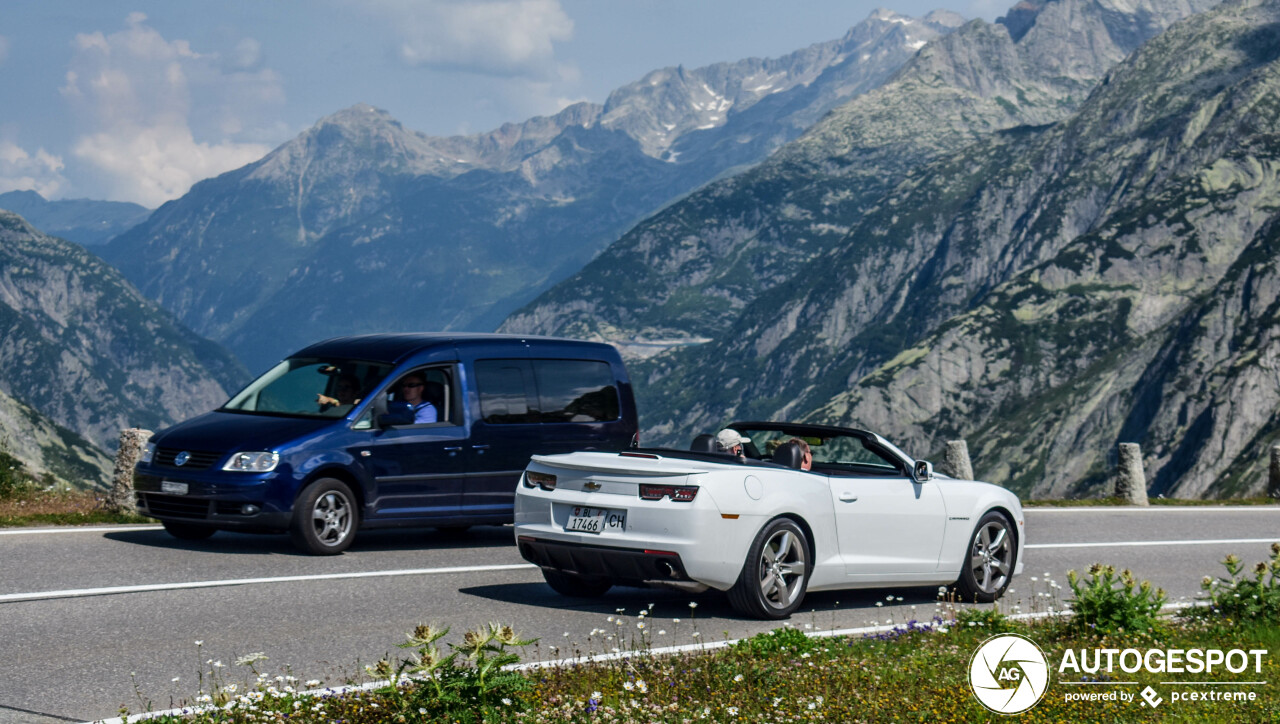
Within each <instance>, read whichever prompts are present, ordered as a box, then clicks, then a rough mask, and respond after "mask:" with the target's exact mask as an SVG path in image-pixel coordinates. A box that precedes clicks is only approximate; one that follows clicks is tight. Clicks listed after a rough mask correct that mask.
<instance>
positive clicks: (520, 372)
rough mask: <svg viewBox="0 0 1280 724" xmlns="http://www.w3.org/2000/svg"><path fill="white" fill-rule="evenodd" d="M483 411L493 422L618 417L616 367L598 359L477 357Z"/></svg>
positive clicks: (509, 422)
mask: <svg viewBox="0 0 1280 724" xmlns="http://www.w3.org/2000/svg"><path fill="white" fill-rule="evenodd" d="M476 386H477V387H478V388H479V392H480V415H481V416H482V417H483V418H484V421H485V422H487V423H490V424H498V425H503V424H506V425H511V424H521V423H523V424H528V423H536V422H541V423H548V422H606V421H609V420H616V419H618V415H619V409H620V405H619V403H618V387H617V385H616V384H615V383H614V377H613V369H612V368H611V367H610V366H609V363H608V362H603V361H600V360H571V359H535V360H515V359H505V360H504V359H490V360H478V361H477V362H476Z"/></svg>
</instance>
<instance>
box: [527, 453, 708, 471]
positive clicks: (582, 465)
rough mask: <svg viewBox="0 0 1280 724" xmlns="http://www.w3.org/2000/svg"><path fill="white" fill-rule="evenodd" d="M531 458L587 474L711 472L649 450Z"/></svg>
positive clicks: (537, 461) (551, 465) (539, 463)
mask: <svg viewBox="0 0 1280 724" xmlns="http://www.w3.org/2000/svg"><path fill="white" fill-rule="evenodd" d="M530 460H531V462H533V463H537V464H538V465H539V466H541V467H546V468H560V469H562V470H579V471H582V472H587V473H612V474H615V475H617V474H622V475H644V476H648V477H655V476H658V477H667V476H671V477H675V476H683V475H700V474H702V473H706V472H710V471H708V470H707V469H706V468H695V467H692V466H690V465H686V464H681V463H684V462H685V461H682V460H677V459H670V458H664V457H663V456H661V455H657V454H654V453H648V452H645V453H638V452H631V451H627V452H621V453H602V452H578V453H565V454H563V455H534V456H533V457H532V458H530Z"/></svg>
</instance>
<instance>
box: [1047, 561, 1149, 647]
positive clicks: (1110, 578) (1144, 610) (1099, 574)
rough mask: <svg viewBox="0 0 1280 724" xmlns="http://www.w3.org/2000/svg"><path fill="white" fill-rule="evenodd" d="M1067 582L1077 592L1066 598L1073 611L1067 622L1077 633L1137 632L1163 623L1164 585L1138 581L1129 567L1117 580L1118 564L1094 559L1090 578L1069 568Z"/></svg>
mask: <svg viewBox="0 0 1280 724" xmlns="http://www.w3.org/2000/svg"><path fill="white" fill-rule="evenodd" d="M1067 582H1068V583H1069V584H1071V591H1072V592H1073V593H1074V594H1075V598H1074V599H1072V600H1070V601H1068V602H1067V603H1068V604H1070V606H1071V610H1072V612H1073V615H1072V616H1071V618H1070V619H1068V621H1067V626H1068V628H1070V629H1073V630H1075V631H1076V632H1078V633H1084V634H1098V635H1102V634H1112V633H1124V632H1133V633H1136V632H1141V631H1147V630H1150V629H1159V628H1160V627H1161V624H1160V621H1159V618H1158V617H1159V614H1160V609H1161V607H1163V606H1164V602H1165V593H1164V589H1163V588H1156V589H1153V588H1152V587H1151V582H1150V581H1143V582H1142V583H1138V582H1137V581H1136V580H1135V579H1134V577H1133V574H1132V573H1130V572H1129V570H1128V569H1127V568H1126V569H1125V570H1123V571H1121V572H1120V578H1119V581H1117V580H1116V569H1115V566H1104V565H1102V564H1101V563H1095V564H1093V565H1092V566H1090V567H1089V580H1088V581H1087V582H1085V581H1082V580H1081V579H1080V576H1079V575H1078V574H1076V572H1075V571H1067Z"/></svg>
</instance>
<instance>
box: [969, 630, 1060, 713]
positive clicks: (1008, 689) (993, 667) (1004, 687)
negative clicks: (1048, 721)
mask: <svg viewBox="0 0 1280 724" xmlns="http://www.w3.org/2000/svg"><path fill="white" fill-rule="evenodd" d="M969 686H970V687H971V688H972V689H973V695H974V696H976V697H978V701H980V702H982V705H983V706H985V707H987V708H988V709H990V710H991V711H993V712H995V713H997V714H1017V713H1018V712H1022V711H1026V710H1027V709H1030V708H1031V707H1033V706H1035V705H1036V703H1037V702H1039V701H1040V697H1042V696H1044V692H1045V691H1046V690H1047V689H1048V688H1049V662H1048V660H1047V659H1045V657H1044V652H1043V651H1041V650H1040V647H1039V646H1037V645H1036V643H1035V642H1034V641H1032V640H1031V639H1029V638H1027V637H1026V636H1019V635H1018V634H1000V635H999V636H992V637H991V638H989V639H987V640H986V641H984V642H983V643H982V645H981V646H979V647H978V650H977V651H975V652H974V653H973V660H972V661H970V662H969Z"/></svg>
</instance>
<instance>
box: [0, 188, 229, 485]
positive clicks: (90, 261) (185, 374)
mask: <svg viewBox="0 0 1280 724" xmlns="http://www.w3.org/2000/svg"><path fill="white" fill-rule="evenodd" d="M0 369H3V370H4V374H3V375H0V392H3V393H4V394H3V395H2V396H0V429H2V430H3V431H4V434H5V435H6V436H7V438H8V439H7V441H6V445H7V446H8V448H9V452H10V453H11V454H13V455H14V456H15V457H17V458H19V459H21V460H23V462H24V463H27V464H28V465H30V466H31V467H32V469H33V470H34V471H36V472H40V471H50V472H54V473H55V474H59V473H65V474H68V475H85V476H88V477H87V478H77V479H75V480H69V481H68V482H73V483H79V482H84V481H85V480H86V479H87V480H88V481H89V482H94V481H95V480H100V478H96V479H95V478H94V477H92V475H90V472H89V469H92V468H97V469H99V470H101V469H103V464H104V463H103V459H102V453H101V450H114V449H115V447H116V443H117V441H118V438H119V434H120V430H121V429H123V428H126V427H144V428H149V429H152V430H155V429H159V428H161V427H164V426H167V425H170V424H173V423H174V422H176V421H178V420H182V419H186V418H188V417H191V416H193V415H195V414H198V413H200V412H204V411H206V410H209V409H212V408H213V407H216V406H217V405H219V404H221V403H222V402H223V401H225V400H226V397H227V391H228V390H235V389H238V388H239V387H240V386H241V385H243V384H244V383H245V382H247V372H246V371H245V369H244V367H243V366H242V365H241V364H240V363H239V361H238V360H236V358H235V357H234V356H233V355H232V354H231V353H230V352H228V351H226V350H225V349H222V348H221V347H219V346H218V345H216V344H215V343H212V342H210V341H208V340H206V339H203V338H201V337H199V336H198V335H196V334H194V333H193V332H191V330H189V329H187V328H185V327H183V326H182V325H181V324H180V323H178V322H177V321H176V320H174V319H173V317H172V315H170V314H169V313H168V312H166V311H164V310H162V309H160V308H159V307H158V306H157V305H156V304H155V303H154V302H152V301H151V300H149V299H147V298H145V297H144V296H142V295H141V294H140V293H139V292H138V290H137V289H135V288H134V287H133V285H131V284H129V283H128V282H127V281H126V280H125V279H124V277H122V276H121V275H120V273H119V272H118V271H116V270H115V269H113V268H111V267H110V266H108V265H107V264H105V263H103V262H102V261H101V260H100V259H98V258H97V257H95V256H94V255H93V254H91V253H89V252H88V251H86V250H85V249H84V248H83V247H81V246H79V245H78V244H74V243H72V242H69V241H66V240H64V239H60V238H57V237H53V236H49V235H47V234H44V233H42V232H40V231H38V230H37V229H35V228H34V227H32V226H31V225H30V224H28V223H27V222H26V221H25V220H24V219H23V218H22V217H20V216H18V215H17V214H14V213H11V212H8V211H0ZM37 411H38V412H37ZM24 421H26V422H24ZM11 422H12V424H10V423H11ZM72 433H74V434H72ZM86 441H87V442H86ZM87 443H92V445H96V446H97V447H98V448H100V450H99V451H97V452H96V453H95V452H94V451H92V450H89V449H88V448H89V447H91V446H89V445H87ZM77 471H78V472H77Z"/></svg>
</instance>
